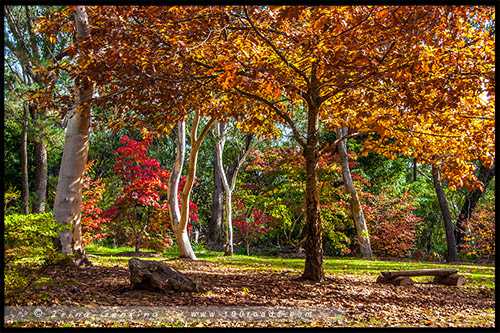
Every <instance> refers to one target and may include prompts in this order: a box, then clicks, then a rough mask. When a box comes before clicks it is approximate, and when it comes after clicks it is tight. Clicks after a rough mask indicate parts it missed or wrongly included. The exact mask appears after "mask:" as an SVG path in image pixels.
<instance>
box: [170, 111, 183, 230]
mask: <svg viewBox="0 0 500 333" xmlns="http://www.w3.org/2000/svg"><path fill="white" fill-rule="evenodd" d="M176 130H177V142H176V156H175V161H174V165H173V166H172V172H171V173H170V178H169V180H168V204H169V208H170V209H169V210H168V213H169V215H170V222H171V223H172V227H175V226H176V225H178V224H179V223H180V220H181V211H180V209H179V182H180V180H181V173H182V167H183V166H184V158H185V155H186V122H185V120H182V121H179V122H178V123H177V129H176Z"/></svg>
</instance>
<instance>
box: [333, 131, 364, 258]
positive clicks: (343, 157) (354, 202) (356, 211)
mask: <svg viewBox="0 0 500 333" xmlns="http://www.w3.org/2000/svg"><path fill="white" fill-rule="evenodd" d="M347 133H348V130H347V128H346V127H342V128H339V129H337V141H338V143H337V147H338V151H339V154H340V162H341V164H342V178H343V179H344V188H345V189H346V191H347V193H349V195H350V196H351V199H350V204H351V214H352V218H353V220H354V225H355V227H356V233H357V238H358V243H359V248H360V250H361V255H362V256H363V257H364V258H371V257H372V255H373V253H372V248H371V245H370V235H369V233H368V227H367V226H366V220H365V214H364V213H363V208H361V203H360V201H359V197H358V192H357V191H356V188H355V187H354V184H353V182H352V177H351V170H350V168H349V155H348V152H347V139H346V138H345V137H347Z"/></svg>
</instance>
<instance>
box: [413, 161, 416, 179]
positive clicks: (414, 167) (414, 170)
mask: <svg viewBox="0 0 500 333" xmlns="http://www.w3.org/2000/svg"><path fill="white" fill-rule="evenodd" d="M413 181H414V182H416V181H417V159H416V158H414V159H413Z"/></svg>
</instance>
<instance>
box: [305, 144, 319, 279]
mask: <svg viewBox="0 0 500 333" xmlns="http://www.w3.org/2000/svg"><path fill="white" fill-rule="evenodd" d="M316 153H317V151H315V150H312V149H310V148H307V149H306V150H305V151H304V157H305V160H306V179H307V180H306V225H305V228H304V232H305V234H306V240H305V244H304V250H305V254H306V262H305V267H304V273H303V274H302V277H303V278H304V279H307V280H313V281H321V280H323V244H322V243H323V242H322V235H321V220H320V212H319V194H318V186H317V162H318V161H317V157H316Z"/></svg>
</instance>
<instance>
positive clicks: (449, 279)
mask: <svg viewBox="0 0 500 333" xmlns="http://www.w3.org/2000/svg"><path fill="white" fill-rule="evenodd" d="M457 273H458V270H456V269H420V270H415V271H399V272H380V276H379V277H378V278H377V282H378V283H391V284H393V285H395V286H409V285H412V284H413V280H412V279H410V277H411V276H434V281H433V283H437V284H444V285H447V286H461V285H463V284H464V283H465V278H464V277H463V276H461V275H458V274H457Z"/></svg>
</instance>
